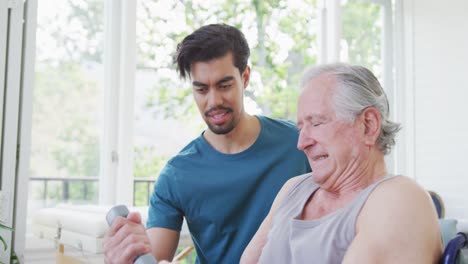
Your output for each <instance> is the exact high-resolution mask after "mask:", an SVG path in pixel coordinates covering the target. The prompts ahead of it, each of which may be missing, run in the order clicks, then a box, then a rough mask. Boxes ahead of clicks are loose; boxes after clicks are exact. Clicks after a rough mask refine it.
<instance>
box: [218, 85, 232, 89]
mask: <svg viewBox="0 0 468 264" xmlns="http://www.w3.org/2000/svg"><path fill="white" fill-rule="evenodd" d="M219 87H220V88H221V89H229V88H230V87H231V84H222V85H220V86H219Z"/></svg>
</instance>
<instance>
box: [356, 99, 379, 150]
mask: <svg viewBox="0 0 468 264" xmlns="http://www.w3.org/2000/svg"><path fill="white" fill-rule="evenodd" d="M360 119H361V121H362V124H363V127H364V135H363V136H364V140H365V141H364V142H365V144H366V145H370V146H372V145H375V144H376V142H377V138H378V137H379V134H380V127H381V123H382V117H381V116H380V113H379V111H378V110H377V109H376V108H375V107H373V106H370V107H367V108H366V109H364V110H363V111H362V113H361V117H360Z"/></svg>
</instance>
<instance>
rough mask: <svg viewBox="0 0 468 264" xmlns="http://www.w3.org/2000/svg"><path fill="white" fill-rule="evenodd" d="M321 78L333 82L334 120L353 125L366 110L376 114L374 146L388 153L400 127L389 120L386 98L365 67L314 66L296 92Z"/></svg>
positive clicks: (308, 70) (340, 65) (303, 77)
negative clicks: (378, 124)
mask: <svg viewBox="0 0 468 264" xmlns="http://www.w3.org/2000/svg"><path fill="white" fill-rule="evenodd" d="M323 74H327V75H329V76H332V77H334V78H335V79H336V81H337V87H336V89H335V91H334V93H333V102H334V108H335V111H336V116H337V117H338V118H340V119H342V120H346V121H349V122H351V121H354V120H355V118H356V117H357V116H358V115H359V114H360V113H361V112H362V111H363V110H364V109H365V108H367V107H369V106H373V107H375V108H376V109H377V110H378V111H379V113H380V116H381V118H382V124H381V129H380V134H379V137H378V138H377V145H378V147H379V149H380V150H381V151H382V152H383V153H384V154H388V153H390V150H391V148H392V146H393V145H395V136H396V134H397V132H398V131H399V130H400V129H401V127H400V124H398V123H395V122H393V121H391V120H390V119H389V104H388V99H387V95H386V94H385V92H384V90H383V89H382V86H381V85H380V83H379V81H378V80H377V78H376V77H375V76H374V74H373V73H372V72H371V71H370V70H368V69H367V68H365V67H362V66H355V65H349V64H344V63H336V64H325V65H320V66H314V67H310V68H308V69H306V70H305V72H304V74H303V76H302V80H301V83H300V88H301V89H304V88H305V87H306V86H307V85H308V84H309V82H310V81H311V80H312V79H314V78H316V77H318V76H319V75H323Z"/></svg>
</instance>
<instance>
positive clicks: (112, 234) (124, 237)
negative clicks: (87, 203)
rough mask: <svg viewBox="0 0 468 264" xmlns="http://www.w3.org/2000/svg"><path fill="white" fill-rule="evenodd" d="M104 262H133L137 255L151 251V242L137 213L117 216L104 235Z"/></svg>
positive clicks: (109, 263) (119, 263) (111, 263)
mask: <svg viewBox="0 0 468 264" xmlns="http://www.w3.org/2000/svg"><path fill="white" fill-rule="evenodd" d="M103 245H104V255H105V262H106V263H108V264H113V263H116V264H117V263H118V264H121V263H122V264H123V263H133V260H134V259H135V258H136V257H137V256H139V255H143V254H146V253H150V252H151V243H150V241H149V239H148V236H147V234H146V230H145V227H144V226H143V225H142V223H141V216H140V214H139V213H136V212H132V213H130V214H129V215H128V216H127V218H124V217H117V218H116V219H115V220H114V222H113V223H112V225H111V226H110V228H109V230H108V231H107V233H106V235H105V237H104V244H103Z"/></svg>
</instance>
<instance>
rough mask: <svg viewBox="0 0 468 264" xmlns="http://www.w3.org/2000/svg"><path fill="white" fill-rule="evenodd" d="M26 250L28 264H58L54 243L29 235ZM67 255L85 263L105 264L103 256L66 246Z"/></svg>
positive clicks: (25, 260)
mask: <svg viewBox="0 0 468 264" xmlns="http://www.w3.org/2000/svg"><path fill="white" fill-rule="evenodd" d="M25 248H26V249H25V252H24V263H26V264H51V263H55V262H56V261H55V257H56V254H57V249H56V245H55V243H54V242H53V241H50V240H47V239H41V238H37V237H35V236H33V235H27V236H26V247H25ZM65 255H66V256H71V257H75V258H77V259H78V260H80V261H81V262H83V263H90V264H97V263H104V258H103V256H102V254H92V253H89V252H83V251H81V250H79V249H77V248H72V247H70V246H65Z"/></svg>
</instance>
